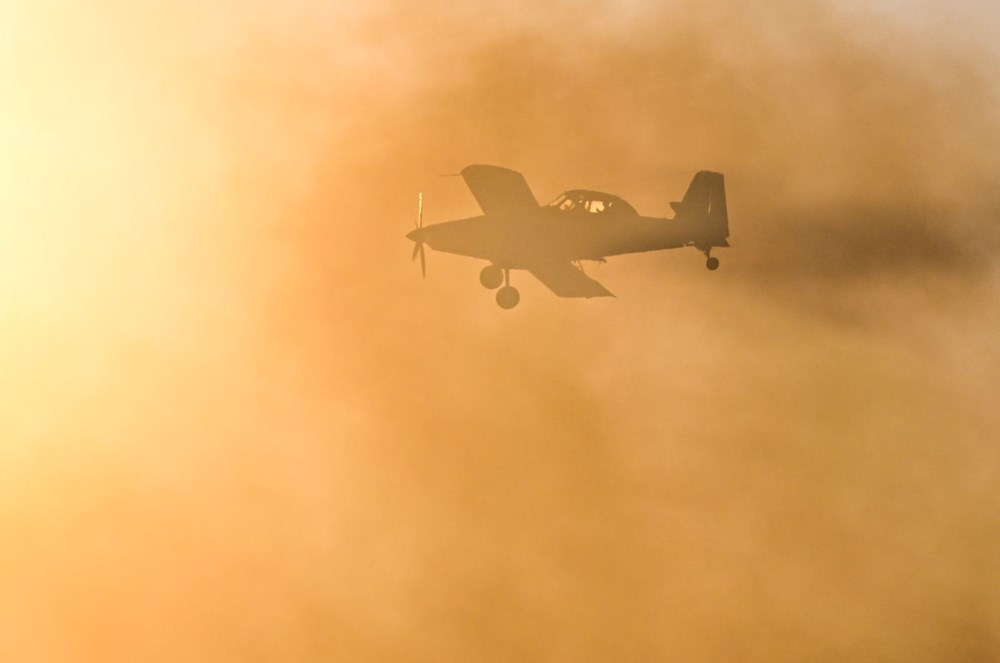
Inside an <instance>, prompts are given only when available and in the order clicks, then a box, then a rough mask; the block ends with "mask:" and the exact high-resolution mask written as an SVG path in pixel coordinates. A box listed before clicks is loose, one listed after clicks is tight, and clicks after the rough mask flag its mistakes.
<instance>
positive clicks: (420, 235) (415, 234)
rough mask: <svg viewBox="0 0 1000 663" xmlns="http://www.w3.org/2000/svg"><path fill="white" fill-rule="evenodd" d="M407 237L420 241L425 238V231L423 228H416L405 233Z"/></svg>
mask: <svg viewBox="0 0 1000 663" xmlns="http://www.w3.org/2000/svg"><path fill="white" fill-rule="evenodd" d="M406 238H407V239H412V240H413V241H414V242H422V241H424V238H425V233H424V229H423V228H417V229H416V230H411V231H410V232H409V233H407V234H406Z"/></svg>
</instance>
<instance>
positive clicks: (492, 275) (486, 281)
mask: <svg viewBox="0 0 1000 663" xmlns="http://www.w3.org/2000/svg"><path fill="white" fill-rule="evenodd" d="M479 282H480V283H482V284H483V287H484V288H489V289H490V290H494V289H496V288H499V287H500V284H501V283H503V270H502V269H500V268H499V267H497V266H496V265H486V266H485V267H483V271H481V272H479Z"/></svg>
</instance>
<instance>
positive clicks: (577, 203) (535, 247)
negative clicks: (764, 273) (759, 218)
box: [407, 166, 729, 309]
mask: <svg viewBox="0 0 1000 663" xmlns="http://www.w3.org/2000/svg"><path fill="white" fill-rule="evenodd" d="M461 175H462V177H463V178H464V179H465V183H466V184H467V185H468V187H469V189H471V190H472V195H473V196H475V198H476V201H477V202H478V203H479V206H480V207H481V208H482V210H483V214H482V215H480V216H474V217H471V218H468V219H459V220H457V221H447V222H444V223H437V224H434V225H430V226H426V227H424V225H423V194H421V196H420V203H419V205H418V211H417V228H416V230H413V231H412V232H410V233H409V234H408V235H407V237H408V238H409V239H411V240H413V242H414V247H413V259H414V260H416V259H417V258H418V257H419V258H420V270H421V272H422V273H423V275H424V276H426V275H427V263H426V258H425V257H424V245H425V244H426V245H428V246H430V247H431V248H432V249H434V250H435V251H443V252H445V253H455V254H458V255H463V256H469V257H472V258H480V259H483V260H488V261H489V262H490V264H489V265H487V266H486V267H484V268H483V270H482V271H481V272H480V273H479V281H480V283H482V284H483V286H484V287H486V288H489V289H491V290H493V289H497V288H499V290H497V294H496V299H497V304H499V305H500V307H501V308H505V309H510V308H514V307H515V306H517V303H518V301H520V299H521V296H520V294H519V293H518V291H517V289H516V288H514V287H513V286H512V285H511V284H510V271H511V270H512V269H524V270H527V271H528V272H530V273H531V274H532V275H534V276H535V278H537V279H538V280H539V281H541V282H542V283H543V284H544V285H545V286H546V287H548V288H549V290H551V291H552V292H554V293H555V294H556V295H557V296H559V297H587V298H589V297H613V296H614V295H612V294H611V293H610V292H609V291H608V289H607V288H605V287H604V286H603V285H601V284H600V283H598V282H597V281H595V280H594V279H592V278H590V277H589V276H587V275H586V274H585V273H584V272H583V268H582V266H581V264H580V263H581V261H583V260H596V261H600V262H604V259H605V258H607V257H608V256H616V255H622V254H626V253H639V252H642V251H658V250H660V249H676V248H680V247H683V246H693V247H694V248H696V249H698V250H699V251H701V252H702V253H704V254H705V258H706V262H705V266H706V267H708V269H710V270H715V269H718V267H719V259H718V258H716V257H714V256H713V255H712V249H713V248H715V247H717V246H729V242H727V241H726V238H727V237H729V218H728V214H727V212H726V190H725V183H724V181H723V177H722V174H721V173H713V172H709V171H701V172H699V173H697V174H696V175H695V176H694V179H693V180H692V181H691V186H690V187H688V190H687V193H686V194H685V195H684V199H683V200H682V201H681V202H679V203H670V206H671V208H673V210H674V218H673V219H663V218H655V217H648V216H640V215H639V213H638V212H636V211H635V208H634V207H632V206H631V205H629V204H628V203H627V202H625V201H624V200H622V199H621V198H619V197H618V196H614V195H611V194H608V193H600V192H598V191H585V190H582V189H574V190H571V191H566V192H565V193H563V194H561V195H560V196H559V197H558V198H556V199H555V200H553V201H552V202H551V203H549V204H548V205H546V206H544V207H542V206H540V205H539V204H538V202H537V201H536V200H535V196H534V195H533V194H532V193H531V189H529V188H528V183H527V182H526V181H525V179H524V176H523V175H521V173H518V172H516V171H513V170H509V169H507V168H501V167H499V166H468V167H467V168H465V169H463V170H462V173H461Z"/></svg>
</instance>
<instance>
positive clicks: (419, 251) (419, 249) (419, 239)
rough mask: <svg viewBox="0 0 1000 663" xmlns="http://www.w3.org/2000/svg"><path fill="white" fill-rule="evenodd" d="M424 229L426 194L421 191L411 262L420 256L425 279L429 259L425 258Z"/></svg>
mask: <svg viewBox="0 0 1000 663" xmlns="http://www.w3.org/2000/svg"><path fill="white" fill-rule="evenodd" d="M423 227H424V194H423V192H422V191H421V192H420V194H419V195H418V196H417V229H416V231H414V233H412V235H415V236H414V237H413V242H414V244H413V256H412V257H411V258H410V260H416V259H417V256H420V274H421V276H422V277H423V278H427V259H426V258H425V257H424V238H423V235H422V234H421V233H420V231H421V230H423Z"/></svg>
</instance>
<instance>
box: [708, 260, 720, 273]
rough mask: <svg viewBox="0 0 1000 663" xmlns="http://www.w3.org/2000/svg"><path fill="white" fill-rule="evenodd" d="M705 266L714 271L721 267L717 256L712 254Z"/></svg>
mask: <svg viewBox="0 0 1000 663" xmlns="http://www.w3.org/2000/svg"><path fill="white" fill-rule="evenodd" d="M705 267H708V268H709V269H710V270H712V271H713V272H714V271H715V270H717V269H718V268H719V259H718V258H716V257H715V256H710V257H709V258H708V260H706V261H705Z"/></svg>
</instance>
